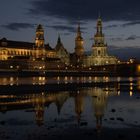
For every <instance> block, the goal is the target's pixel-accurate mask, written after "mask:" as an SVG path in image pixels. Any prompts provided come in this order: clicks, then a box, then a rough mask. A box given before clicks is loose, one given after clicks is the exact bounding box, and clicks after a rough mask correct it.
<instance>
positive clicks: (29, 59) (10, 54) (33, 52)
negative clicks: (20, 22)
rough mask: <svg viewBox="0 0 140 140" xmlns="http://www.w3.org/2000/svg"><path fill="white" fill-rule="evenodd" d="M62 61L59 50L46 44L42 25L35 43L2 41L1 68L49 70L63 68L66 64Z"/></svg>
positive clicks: (39, 27) (37, 31)
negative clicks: (57, 67)
mask: <svg viewBox="0 0 140 140" xmlns="http://www.w3.org/2000/svg"><path fill="white" fill-rule="evenodd" d="M58 43H59V42H58ZM61 44H62V43H61ZM58 51H59V50H58ZM61 60H62V57H60V56H59V53H57V50H55V49H53V48H52V47H50V45H49V44H45V39H44V29H43V27H42V25H40V24H39V25H38V26H37V29H36V37H35V42H34V43H29V42H21V41H12V40H7V39H6V38H2V39H1V40H0V66H1V67H3V68H13V69H15V68H17V67H18V68H21V69H46V68H48V69H49V68H56V66H57V65H59V66H60V67H61V66H62V65H63V63H64V62H62V61H61ZM63 60H64V59H63ZM46 66H47V67H46Z"/></svg>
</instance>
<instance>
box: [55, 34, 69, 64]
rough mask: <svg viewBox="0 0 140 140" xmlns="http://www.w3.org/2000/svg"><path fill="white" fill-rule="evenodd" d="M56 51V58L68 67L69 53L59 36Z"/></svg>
mask: <svg viewBox="0 0 140 140" xmlns="http://www.w3.org/2000/svg"><path fill="white" fill-rule="evenodd" d="M55 50H56V56H57V57H58V58H60V60H61V61H62V62H63V63H65V64H66V65H68V64H69V61H70V60H69V59H70V57H69V53H68V52H67V50H66V49H65V48H64V46H63V43H62V41H61V38H60V35H59V36H58V40H57V44H56V47H55Z"/></svg>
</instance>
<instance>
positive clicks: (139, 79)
mask: <svg viewBox="0 0 140 140" xmlns="http://www.w3.org/2000/svg"><path fill="white" fill-rule="evenodd" d="M137 89H138V90H140V77H138V80H137Z"/></svg>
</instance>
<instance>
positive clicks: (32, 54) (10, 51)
mask: <svg viewBox="0 0 140 140" xmlns="http://www.w3.org/2000/svg"><path fill="white" fill-rule="evenodd" d="M96 30H97V31H96V34H95V35H94V43H93V45H92V53H91V55H85V50H84V39H83V37H82V32H81V28H80V24H78V27H77V32H76V37H75V48H74V53H72V54H70V53H69V52H68V51H67V50H66V49H65V48H64V45H63V43H62V41H61V38H60V35H59V37H58V40H57V44H56V46H55V47H54V48H52V47H50V45H49V44H45V38H44V29H43V27H42V25H40V24H39V25H38V26H37V28H36V36H35V42H34V43H30V42H21V41H12V40H7V39H6V38H2V39H1V40H0V62H1V63H0V66H1V67H2V65H3V64H4V63H5V62H6V63H7V64H8V63H13V64H14V65H16V67H19V65H21V64H20V61H21V60H22V64H25V65H27V64H28V65H27V66H22V65H21V66H22V68H24V67H26V68H27V69H28V68H29V69H53V68H56V69H57V68H58V67H59V68H64V67H65V66H74V67H77V68H79V67H90V66H96V65H97V66H99V65H110V64H116V63H117V61H118V60H117V58H116V57H114V56H110V55H109V54H108V52H107V44H106V43H105V38H104V34H103V32H102V20H101V18H100V17H99V18H98V20H97V27H96ZM16 63H18V64H16ZM9 67H11V66H9Z"/></svg>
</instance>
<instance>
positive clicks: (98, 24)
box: [97, 15, 102, 34]
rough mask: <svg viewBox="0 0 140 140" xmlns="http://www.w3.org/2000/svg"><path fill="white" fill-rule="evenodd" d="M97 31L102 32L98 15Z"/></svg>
mask: <svg viewBox="0 0 140 140" xmlns="http://www.w3.org/2000/svg"><path fill="white" fill-rule="evenodd" d="M97 33H98V34H102V19H101V16H100V15H99V17H98V20H97Z"/></svg>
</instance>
